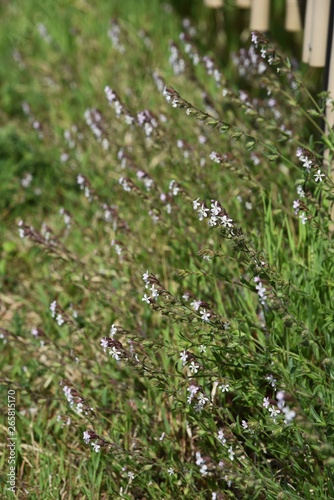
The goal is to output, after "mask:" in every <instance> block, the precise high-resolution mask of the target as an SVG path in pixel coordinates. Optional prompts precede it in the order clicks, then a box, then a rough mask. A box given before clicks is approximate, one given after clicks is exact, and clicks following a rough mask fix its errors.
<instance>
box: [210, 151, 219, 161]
mask: <svg viewBox="0 0 334 500" xmlns="http://www.w3.org/2000/svg"><path fill="white" fill-rule="evenodd" d="M209 158H210V160H212V161H214V162H215V163H220V158H219V156H218V154H217V153H216V152H215V151H212V153H210V155H209Z"/></svg>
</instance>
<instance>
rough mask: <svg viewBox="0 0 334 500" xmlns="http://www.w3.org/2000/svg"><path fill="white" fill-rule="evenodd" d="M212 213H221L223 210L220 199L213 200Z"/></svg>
mask: <svg viewBox="0 0 334 500" xmlns="http://www.w3.org/2000/svg"><path fill="white" fill-rule="evenodd" d="M211 201H212V203H211V214H212V215H219V213H220V212H221V208H220V207H219V206H218V201H214V200H211Z"/></svg>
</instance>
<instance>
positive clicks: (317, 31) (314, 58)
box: [302, 0, 330, 68]
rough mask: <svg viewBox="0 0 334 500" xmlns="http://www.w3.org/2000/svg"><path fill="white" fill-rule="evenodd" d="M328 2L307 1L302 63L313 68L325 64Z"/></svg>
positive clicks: (328, 0) (323, 0)
mask: <svg viewBox="0 0 334 500" xmlns="http://www.w3.org/2000/svg"><path fill="white" fill-rule="evenodd" d="M329 8H330V0H321V1H320V2H319V0H308V2H307V5H306V21H305V31H304V42H303V57H302V61H303V62H304V63H308V64H309V65H310V66H312V67H314V68H321V67H323V66H325V64H326V48H327V37H328V19H329Z"/></svg>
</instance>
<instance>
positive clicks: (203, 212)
mask: <svg viewBox="0 0 334 500" xmlns="http://www.w3.org/2000/svg"><path fill="white" fill-rule="evenodd" d="M208 212H209V209H208V208H205V207H204V205H203V204H202V206H201V208H200V209H199V210H198V216H199V220H203V219H204V218H205V217H207V216H208Z"/></svg>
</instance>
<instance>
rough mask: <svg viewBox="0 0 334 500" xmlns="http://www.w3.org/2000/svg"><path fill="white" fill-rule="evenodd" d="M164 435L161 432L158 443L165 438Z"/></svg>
mask: <svg viewBox="0 0 334 500" xmlns="http://www.w3.org/2000/svg"><path fill="white" fill-rule="evenodd" d="M165 435H166V434H165V433H164V432H163V433H162V434H161V436H160V437H159V441H163V440H164V438H165Z"/></svg>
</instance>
